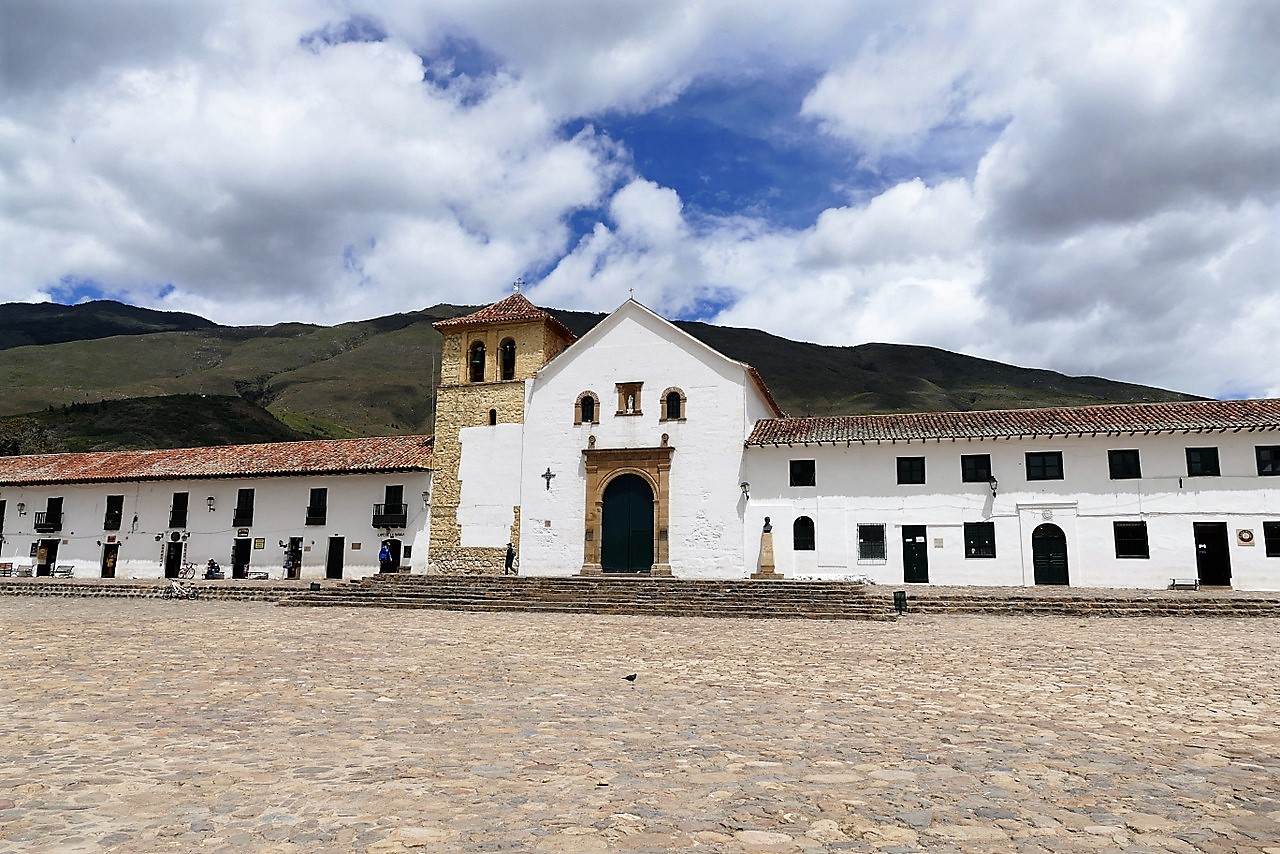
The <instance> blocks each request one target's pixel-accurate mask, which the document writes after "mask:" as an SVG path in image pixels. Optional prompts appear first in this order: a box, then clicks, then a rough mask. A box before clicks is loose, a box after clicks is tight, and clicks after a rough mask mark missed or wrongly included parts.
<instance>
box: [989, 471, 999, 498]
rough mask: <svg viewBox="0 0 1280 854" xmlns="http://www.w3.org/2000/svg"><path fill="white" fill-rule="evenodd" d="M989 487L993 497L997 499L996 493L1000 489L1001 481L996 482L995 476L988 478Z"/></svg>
mask: <svg viewBox="0 0 1280 854" xmlns="http://www.w3.org/2000/svg"><path fill="white" fill-rule="evenodd" d="M987 486H989V487H991V497H992V498H995V497H996V491H997V490H999V489H1000V481H998V480H996V478H995V475H992V476H991V477H989V478H987Z"/></svg>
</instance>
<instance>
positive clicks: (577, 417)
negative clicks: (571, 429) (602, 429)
mask: <svg viewBox="0 0 1280 854" xmlns="http://www.w3.org/2000/svg"><path fill="white" fill-rule="evenodd" d="M573 423H574V424H599V423H600V399H599V398H597V397H596V394H595V392H593V391H584V392H583V393H582V394H580V395H578V399H577V401H576V402H575V403H574V405H573Z"/></svg>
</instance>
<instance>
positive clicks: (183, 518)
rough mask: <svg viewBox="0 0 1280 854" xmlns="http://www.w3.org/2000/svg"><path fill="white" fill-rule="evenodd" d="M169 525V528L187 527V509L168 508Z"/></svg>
mask: <svg viewBox="0 0 1280 854" xmlns="http://www.w3.org/2000/svg"><path fill="white" fill-rule="evenodd" d="M169 527H170V528H185V527H187V511H186V510H170V511H169Z"/></svg>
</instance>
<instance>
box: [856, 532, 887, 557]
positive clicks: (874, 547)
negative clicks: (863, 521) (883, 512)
mask: <svg viewBox="0 0 1280 854" xmlns="http://www.w3.org/2000/svg"><path fill="white" fill-rule="evenodd" d="M888 557H889V555H888V552H887V551H886V549H885V540H884V525H859V526H858V561H859V562H865V561H875V562H880V563H884V562H885V561H886V560H888Z"/></svg>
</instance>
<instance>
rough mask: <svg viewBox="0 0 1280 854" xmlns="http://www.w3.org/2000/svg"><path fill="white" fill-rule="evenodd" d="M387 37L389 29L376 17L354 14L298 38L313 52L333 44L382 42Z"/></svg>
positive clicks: (299, 41)
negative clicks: (384, 27)
mask: <svg viewBox="0 0 1280 854" xmlns="http://www.w3.org/2000/svg"><path fill="white" fill-rule="evenodd" d="M386 37H387V31H386V30H385V29H383V27H382V24H380V23H378V21H377V20H376V19H375V18H372V17H370V16H368V15H352V16H351V17H349V18H347V19H346V20H343V21H338V22H335V23H330V24H326V25H325V26H323V27H321V28H320V29H318V30H312V31H311V32H309V33H307V34H306V35H304V36H303V37H302V38H300V39H298V43H299V44H301V45H302V46H303V47H305V48H306V49H307V50H309V51H311V52H312V53H319V52H320V51H321V50H323V49H324V48H326V47H332V46H333V45H339V44H347V43H349V42H380V41H383V40H384V39H386Z"/></svg>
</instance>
